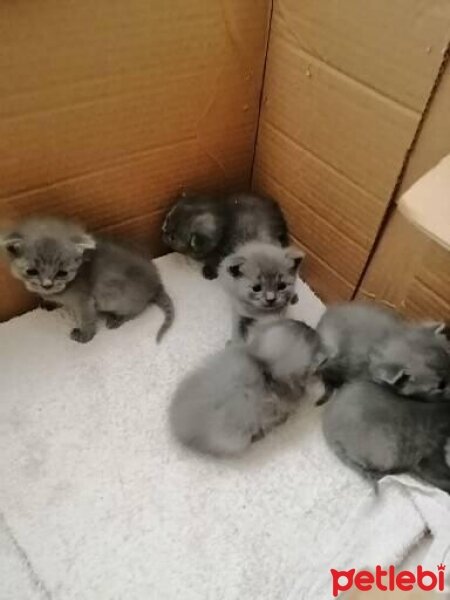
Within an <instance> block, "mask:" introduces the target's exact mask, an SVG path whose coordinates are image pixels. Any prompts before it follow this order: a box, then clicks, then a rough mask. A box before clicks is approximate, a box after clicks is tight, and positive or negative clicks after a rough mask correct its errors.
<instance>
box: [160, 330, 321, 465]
mask: <svg viewBox="0 0 450 600" xmlns="http://www.w3.org/2000/svg"><path fill="white" fill-rule="evenodd" d="M318 348H319V340H318V336H317V335H316V333H315V331H314V330H313V329H311V328H310V327H308V326H307V325H305V324H304V323H301V322H299V321H294V320H288V319H286V320H282V321H277V322H273V323H268V324H264V325H259V326H257V327H255V328H254V329H253V330H252V334H251V339H250V341H249V344H248V345H244V344H243V343H236V344H230V345H229V346H227V347H226V348H225V349H224V350H221V351H220V352H218V353H217V354H215V355H214V356H212V357H211V358H209V360H208V361H207V362H206V363H205V364H204V365H203V366H201V367H200V368H198V369H196V370H195V371H194V372H193V373H191V374H189V375H188V376H187V377H186V378H185V379H184V380H183V381H182V382H181V384H180V385H179V387H178V389H177V391H176V393H175V396H174V398H173V400H172V404H171V407H170V424H171V428H172V431H173V433H174V435H175V437H176V438H177V439H178V440H179V441H180V442H181V443H182V444H184V445H186V446H188V447H191V448H192V449H194V450H197V451H199V452H203V453H206V454H212V455H215V456H231V455H237V454H240V453H242V452H244V451H245V450H246V449H247V448H248V447H249V446H250V444H251V443H252V442H254V441H256V440H259V439H261V438H262V437H264V436H265V435H266V434H267V433H268V432H269V431H271V430H272V429H273V428H274V427H276V426H277V425H280V424H281V423H284V422H285V421H286V419H287V418H288V417H289V416H290V415H291V414H292V413H293V412H294V411H295V410H296V408H297V406H298V402H299V401H300V400H301V399H302V398H304V397H305V396H306V395H309V394H313V393H319V394H320V391H321V390H320V386H317V380H316V379H315V378H314V376H313V372H314V369H315V365H316V361H317V356H316V353H317V351H318ZM318 387H319V389H318Z"/></svg>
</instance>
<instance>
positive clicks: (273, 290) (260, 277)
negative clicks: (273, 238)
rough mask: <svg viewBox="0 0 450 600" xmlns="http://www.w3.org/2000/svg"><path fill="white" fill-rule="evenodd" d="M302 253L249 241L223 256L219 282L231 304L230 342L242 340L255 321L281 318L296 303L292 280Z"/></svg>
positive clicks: (293, 281) (294, 277)
mask: <svg viewBox="0 0 450 600" xmlns="http://www.w3.org/2000/svg"><path fill="white" fill-rule="evenodd" d="M303 257H304V254H303V252H301V251H300V250H297V249H294V248H280V247H279V246H273V245H272V244H265V243H262V242H249V243H248V244H244V245H243V246H241V247H240V248H238V249H237V250H236V251H235V252H234V253H233V254H231V255H229V256H227V257H226V258H225V259H224V260H223V262H222V263H221V265H220V269H219V279H220V282H221V284H222V286H223V287H224V289H225V290H226V291H227V292H228V294H229V296H230V298H231V302H232V305H233V332H232V337H233V339H239V338H245V337H246V334H247V329H248V326H249V325H250V324H251V323H253V321H255V320H261V319H262V320H267V319H273V318H279V317H281V316H283V315H284V314H285V312H286V310H287V307H288V306H289V304H293V303H294V302H296V301H297V296H296V294H295V281H296V277H297V272H298V269H299V266H300V263H301V261H302V259H303Z"/></svg>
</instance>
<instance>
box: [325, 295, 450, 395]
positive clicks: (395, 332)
mask: <svg viewBox="0 0 450 600" xmlns="http://www.w3.org/2000/svg"><path fill="white" fill-rule="evenodd" d="M441 328H442V326H441V325H440V324H414V323H408V322H407V321H405V320H404V319H403V318H401V317H400V316H399V315H397V314H396V313H394V312H392V311H389V310H386V309H383V308H380V307H377V306H374V305H369V304H357V303H348V304H342V305H338V306H332V307H330V308H329V309H327V311H326V312H325V314H324V315H323V317H322V318H321V320H320V322H319V324H318V326H317V331H318V333H319V334H320V337H321V339H322V344H323V346H324V349H325V350H326V352H327V355H328V360H327V361H326V362H325V363H324V365H323V367H322V371H321V374H322V376H323V378H324V380H325V382H326V383H327V386H328V387H329V388H330V389H331V388H335V387H339V386H340V385H342V384H343V383H344V382H346V381H350V380H352V379H355V378H362V379H367V380H373V381H377V382H379V383H383V384H386V385H389V386H394V387H395V388H396V390H397V391H398V392H399V393H401V394H402V395H405V396H414V395H423V396H424V397H430V398H433V399H436V398H437V399H439V398H440V399H445V398H449V399H450V377H449V372H450V352H449V349H450V346H449V344H448V341H447V340H446V339H445V337H444V336H443V335H439V333H440V332H441Z"/></svg>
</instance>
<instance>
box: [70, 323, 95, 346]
mask: <svg viewBox="0 0 450 600" xmlns="http://www.w3.org/2000/svg"><path fill="white" fill-rule="evenodd" d="M94 335H95V331H92V330H91V329H84V330H83V329H79V328H78V327H75V329H72V331H71V332H70V337H71V339H72V340H74V341H75V342H79V343H80V344H86V343H87V342H90V341H91V340H92V338H93V337H94Z"/></svg>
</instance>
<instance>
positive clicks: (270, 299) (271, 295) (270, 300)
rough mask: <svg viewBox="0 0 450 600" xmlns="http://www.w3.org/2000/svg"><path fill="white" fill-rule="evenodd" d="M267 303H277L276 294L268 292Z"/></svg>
mask: <svg viewBox="0 0 450 600" xmlns="http://www.w3.org/2000/svg"><path fill="white" fill-rule="evenodd" d="M266 302H267V304H273V303H274V302H275V294H274V293H273V292H267V294H266Z"/></svg>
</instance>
